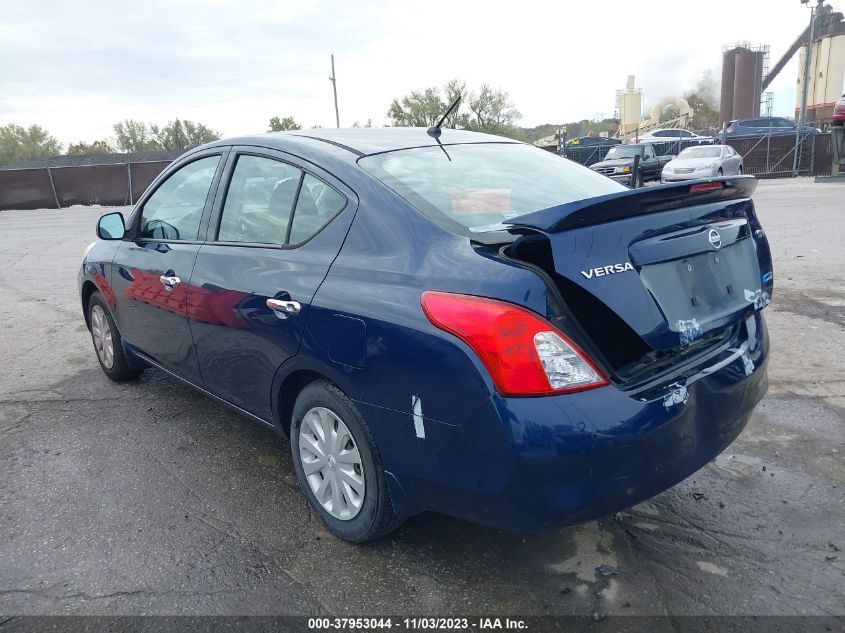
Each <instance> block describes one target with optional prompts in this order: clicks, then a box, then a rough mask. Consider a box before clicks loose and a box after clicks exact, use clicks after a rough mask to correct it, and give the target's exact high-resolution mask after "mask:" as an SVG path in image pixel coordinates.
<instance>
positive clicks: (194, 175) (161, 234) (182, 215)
mask: <svg viewBox="0 0 845 633" xmlns="http://www.w3.org/2000/svg"><path fill="white" fill-rule="evenodd" d="M219 163H220V156H207V157H206V158H200V159H199V160H195V161H193V162H192V163H188V164H187V165H185V166H184V167H181V168H180V169H178V170H177V171H176V172H174V173H173V174H171V175H170V176H169V177H168V178H167V180H165V181H164V183H162V185H161V186H160V187H159V188H158V189H156V190H155V192H154V193H153V195H151V196H150V197H149V199H148V200H147V201H146V202H145V203H144V207H143V208H142V209H141V224H140V231H139V236H140V237H142V238H149V239H156V240H195V239H197V235H198V233H199V227H200V220H201V219H202V211H203V209H204V208H205V201H206V199H207V198H208V191H209V189H210V188H211V182H212V181H213V180H214V174H215V172H216V171H217V165H218V164H219Z"/></svg>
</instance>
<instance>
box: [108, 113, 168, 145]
mask: <svg viewBox="0 0 845 633" xmlns="http://www.w3.org/2000/svg"><path fill="white" fill-rule="evenodd" d="M112 129H113V130H114V136H115V140H116V141H117V147H118V149H120V150H121V151H124V152H144V151H148V150H153V149H161V146H160V145H159V143H158V140H156V138H155V137H156V132H157V131H158V128H155V126H151V125H148V124H147V123H144V122H143V121H136V120H135V119H124V120H123V121H118V122H117V123H115V124H114V125H113V126H112Z"/></svg>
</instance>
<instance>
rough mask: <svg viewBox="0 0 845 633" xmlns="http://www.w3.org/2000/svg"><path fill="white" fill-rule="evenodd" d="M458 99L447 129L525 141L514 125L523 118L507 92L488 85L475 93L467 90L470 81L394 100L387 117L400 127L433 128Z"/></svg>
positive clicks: (454, 82) (453, 82)
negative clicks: (484, 133) (466, 130)
mask: <svg viewBox="0 0 845 633" xmlns="http://www.w3.org/2000/svg"><path fill="white" fill-rule="evenodd" d="M458 97H460V101H459V103H458V105H457V106H456V107H455V109H454V110H452V112H451V113H449V116H448V117H447V118H446V121H445V122H444V125H445V126H446V127H451V128H467V129H470V130H476V131H478V132H488V133H490V134H500V135H503V136H510V137H513V138H520V139H521V138H524V134H523V132H522V131H521V130H520V129H519V128H517V127H516V126H515V125H514V124H515V123H516V121H517V120H519V118H520V116H521V115H520V113H519V110H517V109H516V107H514V105H513V103H511V101H510V97H509V96H508V93H507V92H504V91H503V90H498V89H495V88H491V87H490V86H489V85H487V84H484V85H483V86H481V88H480V89H479V91H478V92H477V93H473V92H470V91H469V90H468V89H467V85H466V82H463V81H460V80H458V79H452V80H451V81H449V82H448V83H446V85H444V86H443V87H442V88H440V87H436V86H435V87H432V88H426V89H425V90H423V91H422V92H420V91H413V92H411V93H410V94H408V95H406V96H404V97H402V99H394V100H393V101H392V102H391V103H390V108H389V109H388V111H387V116H388V117H390V120H391V123H392V124H393V125H395V126H397V127H409V126H411V127H431V126H432V125H434V124H435V123H437V121H439V120H440V117H442V116H443V115H444V114H445V113H446V110H448V109H449V106H450V105H452V104H453V103H454V102H455V101H456V100H457V99H458ZM467 110H469V112H467Z"/></svg>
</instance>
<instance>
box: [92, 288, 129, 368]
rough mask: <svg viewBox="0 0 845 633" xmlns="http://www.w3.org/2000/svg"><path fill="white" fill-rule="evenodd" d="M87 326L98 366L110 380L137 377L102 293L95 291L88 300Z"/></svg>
mask: <svg viewBox="0 0 845 633" xmlns="http://www.w3.org/2000/svg"><path fill="white" fill-rule="evenodd" d="M88 328H89V329H90V330H91V340H92V341H93V343H94V351H96V352H97V360H98V361H100V367H102V369H103V372H104V373H105V374H106V376H108V377H109V378H110V379H111V380H114V381H115V382H123V381H124V380H131V379H132V378H137V377H138V376H139V375H140V374H141V372H140V371H139V370H137V369H132V367H130V365H129V360H128V359H127V358H126V352H125V351H124V349H123V339H121V337H120V332H118V331H117V326H116V325H115V323H114V319H113V318H112V316H111V311H110V310H109V308H108V306H107V305H106V301H105V299H103V295H101V294H100V293H99V292H95V293H94V294H92V295H91V298H90V299H89V300H88Z"/></svg>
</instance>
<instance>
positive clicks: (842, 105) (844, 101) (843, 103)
mask: <svg viewBox="0 0 845 633" xmlns="http://www.w3.org/2000/svg"><path fill="white" fill-rule="evenodd" d="M833 124H834V125H845V94H843V95H842V98H841V99H840V100H839V101H837V102H836V105H835V106H834V107H833Z"/></svg>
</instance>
